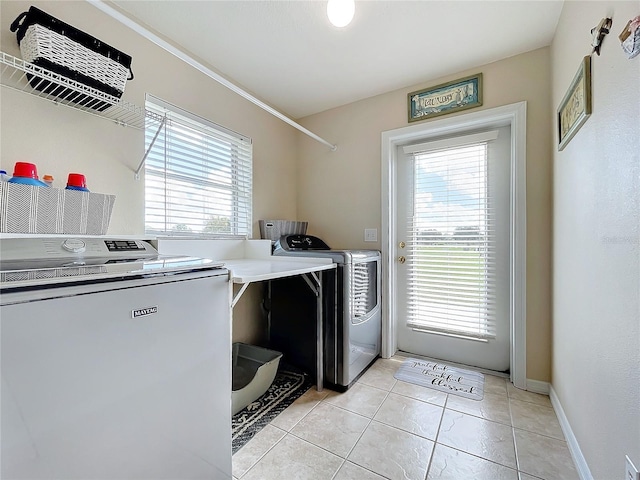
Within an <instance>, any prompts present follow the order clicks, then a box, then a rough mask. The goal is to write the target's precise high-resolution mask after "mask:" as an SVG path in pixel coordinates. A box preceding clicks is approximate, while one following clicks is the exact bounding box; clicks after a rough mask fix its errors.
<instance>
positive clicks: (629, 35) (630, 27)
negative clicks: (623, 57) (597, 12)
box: [618, 15, 640, 58]
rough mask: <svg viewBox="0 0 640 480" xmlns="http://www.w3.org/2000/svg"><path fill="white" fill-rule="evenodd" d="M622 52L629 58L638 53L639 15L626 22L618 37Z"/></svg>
mask: <svg viewBox="0 0 640 480" xmlns="http://www.w3.org/2000/svg"><path fill="white" fill-rule="evenodd" d="M618 38H619V39H620V43H621V45H622V50H623V51H624V53H626V54H627V56H628V57H629V58H633V57H635V56H636V55H638V54H639V53H640V15H639V16H637V17H636V18H633V19H631V20H629V21H628V22H627V24H626V25H625V27H624V29H623V30H622V32H621V33H620V35H618Z"/></svg>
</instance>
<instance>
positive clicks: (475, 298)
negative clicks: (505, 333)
mask: <svg viewBox="0 0 640 480" xmlns="http://www.w3.org/2000/svg"><path fill="white" fill-rule="evenodd" d="M495 138H497V131H496V132H487V133H486V134H480V136H474V135H471V136H465V137H459V138H458V139H453V140H445V141H444V142H445V143H442V142H443V141H437V142H430V143H428V144H421V145H419V146H415V145H414V146H410V147H407V148H406V149H405V152H410V153H412V161H413V162H414V165H413V206H412V209H411V212H412V213H411V217H410V218H409V222H408V230H409V231H408V232H406V233H407V237H406V238H407V239H408V242H407V253H408V255H407V260H408V262H407V263H408V283H407V289H408V292H407V293H408V295H407V298H408V306H407V315H408V318H407V325H408V326H409V327H411V328H415V329H418V330H423V331H430V332H436V333H444V334H449V335H458V336H463V337H473V338H479V339H488V338H493V337H495V323H496V302H495V299H496V295H495V289H496V275H495V272H496V268H495V258H496V257H495V255H496V248H495V247H496V245H495V237H496V235H495V233H496V232H495V218H494V209H493V208H492V199H491V198H490V196H489V188H488V181H489V179H488V165H487V142H488V141H490V140H492V139H495ZM416 147H418V148H416Z"/></svg>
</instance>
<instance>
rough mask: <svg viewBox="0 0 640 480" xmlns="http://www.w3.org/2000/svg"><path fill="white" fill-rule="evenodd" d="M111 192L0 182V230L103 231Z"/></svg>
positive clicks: (76, 232)
mask: <svg viewBox="0 0 640 480" xmlns="http://www.w3.org/2000/svg"><path fill="white" fill-rule="evenodd" d="M115 200H116V197H115V195H103V194H101V193H93V192H81V191H78V190H66V189H60V188H51V187H34V186H31V185H24V184H20V183H9V182H0V232H2V233H62V234H72V235H105V234H106V233H107V230H108V229H109V221H110V220H111V213H112V211H113V204H114V203H115Z"/></svg>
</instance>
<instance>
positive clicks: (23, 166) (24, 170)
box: [13, 162, 38, 180]
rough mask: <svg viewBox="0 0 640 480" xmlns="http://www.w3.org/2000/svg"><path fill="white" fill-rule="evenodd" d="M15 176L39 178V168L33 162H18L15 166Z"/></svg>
mask: <svg viewBox="0 0 640 480" xmlns="http://www.w3.org/2000/svg"><path fill="white" fill-rule="evenodd" d="M13 176H14V177H23V178H25V177H26V178H35V179H36V180H38V169H37V168H36V166H35V165H34V164H33V163H27V162H16V164H15V166H14V167H13Z"/></svg>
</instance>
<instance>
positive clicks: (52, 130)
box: [0, 1, 297, 342]
mask: <svg viewBox="0 0 640 480" xmlns="http://www.w3.org/2000/svg"><path fill="white" fill-rule="evenodd" d="M30 5H35V6H36V7H38V8H41V9H42V10H44V11H45V12H47V13H50V14H51V15H53V16H56V17H58V18H60V19H61V20H63V21H66V22H67V23H69V24H71V25H73V26H75V27H77V28H79V29H81V30H84V31H85V32H88V33H90V34H92V35H93V36H95V37H97V38H99V39H101V40H102V41H104V42H106V43H108V44H110V45H112V46H113V47H115V48H117V49H119V50H122V51H124V52H125V53H127V54H129V55H131V56H132V57H133V62H132V68H133V71H134V74H135V79H134V80H133V81H130V82H127V86H126V90H125V93H124V96H123V99H124V100H126V101H128V102H130V103H133V104H136V105H140V106H144V101H145V93H147V92H148V93H152V94H154V95H156V96H158V97H160V98H162V99H163V100H166V101H168V102H170V103H173V104H175V105H177V106H179V107H181V108H184V109H186V110H189V111H191V112H193V113H196V114H198V115H200V116H202V117H205V118H207V119H209V120H211V121H213V122H216V123H218V124H220V125H223V126H225V127H227V128H230V129H232V130H235V131H237V132H240V133H243V134H245V135H248V136H250V137H251V138H252V139H253V168H254V188H253V215H254V217H253V218H254V222H253V223H254V229H253V231H254V237H256V238H259V236H260V232H259V229H258V224H257V221H258V219H261V218H295V216H296V198H297V188H296V163H295V158H296V131H295V130H294V129H293V128H292V127H290V126H288V125H286V124H285V123H283V122H282V121H280V120H278V119H276V118H275V117H273V116H271V115H269V114H267V113H265V112H264V111H263V110H261V109H259V108H258V107H256V106H254V105H253V104H251V103H250V102H248V101H246V100H244V99H243V98H241V97H239V96H238V95H236V94H235V93H232V92H231V91H230V90H228V89H226V88H224V87H222V86H221V85H220V84H218V83H217V82H215V81H213V80H211V79H210V78H208V77H207V76H205V75H204V74H202V73H200V72H198V71H196V70H195V69H194V68H192V67H190V66H188V65H187V64H186V63H184V62H182V61H181V60H179V59H177V58H176V57H174V56H173V55H171V54H169V53H167V52H165V51H164V50H162V49H161V48H159V47H157V46H156V45H154V44H152V43H151V42H149V41H147V40H145V39H144V38H143V37H141V36H140V35H138V34H136V33H135V32H133V31H132V30H130V29H128V28H126V27H124V26H123V25H122V24H120V23H118V22H116V21H115V20H113V19H111V17H109V16H107V15H105V14H104V13H102V12H101V11H100V10H98V9H97V8H95V7H93V6H92V5H90V4H89V3H88V2H79V1H72V2H68V1H56V2H38V1H36V2H31V1H29V2H22V1H10V2H8V1H2V2H0V18H1V22H0V47H1V49H2V51H4V52H5V53H8V54H10V55H14V56H16V57H18V58H20V57H21V55H20V50H19V47H18V45H17V42H16V37H15V34H14V33H11V32H10V31H9V25H10V24H11V22H12V21H13V19H14V18H16V17H17V16H18V15H19V14H20V13H21V12H23V11H26V10H28V8H29V6H30ZM0 95H1V98H0V101H1V106H0V127H1V131H0V135H1V136H0V168H1V169H4V170H7V172H9V174H11V173H12V172H13V165H14V163H15V162H17V161H29V162H32V163H36V164H37V166H38V172H39V174H40V176H42V175H44V174H52V175H53V176H54V178H55V186H57V187H60V188H64V186H65V185H66V178H67V174H68V173H69V172H81V173H84V174H85V175H86V176H87V182H88V186H89V189H90V190H92V191H94V192H98V193H108V194H114V195H116V203H115V207H114V212H113V216H112V220H111V224H110V228H109V234H111V235H122V234H138V235H141V234H144V180H139V181H138V180H135V179H134V174H133V172H134V170H135V169H136V168H137V166H138V165H139V163H140V161H141V160H142V157H143V155H144V137H143V132H142V131H140V130H136V129H132V128H124V127H121V126H117V125H116V124H114V123H113V122H110V121H108V120H104V119H102V118H96V117H93V116H90V115H86V114H83V113H81V112H78V111H74V110H70V109H68V108H65V107H61V106H56V105H55V104H53V103H52V102H48V101H45V100H42V99H39V98H34V97H31V96H28V95H25V94H24V93H20V92H15V91H12V90H9V89H7V88H4V87H3V88H2V89H1V90H0ZM259 298H260V290H259V286H252V287H251V288H250V289H249V290H248V291H247V292H246V293H245V295H244V296H243V298H242V299H241V301H240V303H239V304H238V305H237V306H236V309H235V311H234V313H235V315H234V329H233V334H234V340H238V341H247V342H259V341H260V340H262V339H263V338H262V334H263V332H264V325H263V324H262V322H261V314H260V309H259Z"/></svg>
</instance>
